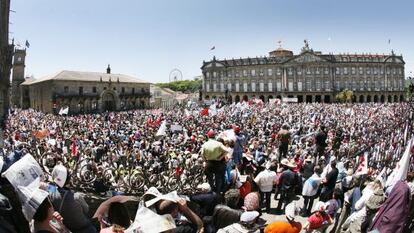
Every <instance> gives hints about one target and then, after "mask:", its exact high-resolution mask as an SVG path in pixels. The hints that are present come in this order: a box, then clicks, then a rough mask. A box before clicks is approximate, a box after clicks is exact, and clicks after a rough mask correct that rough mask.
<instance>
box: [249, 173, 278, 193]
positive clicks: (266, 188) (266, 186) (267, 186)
mask: <svg viewBox="0 0 414 233" xmlns="http://www.w3.org/2000/svg"><path fill="white" fill-rule="evenodd" d="M275 181H276V172H274V171H270V170H268V169H266V170H263V171H261V172H260V173H259V174H258V175H257V176H256V178H255V179H254V182H256V184H257V185H258V186H259V189H260V191H262V192H271V191H272V190H273V184H274V183H275Z"/></svg>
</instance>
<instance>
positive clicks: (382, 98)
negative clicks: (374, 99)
mask: <svg viewBox="0 0 414 233" xmlns="http://www.w3.org/2000/svg"><path fill="white" fill-rule="evenodd" d="M384 102H385V96H384V95H381V103H384Z"/></svg>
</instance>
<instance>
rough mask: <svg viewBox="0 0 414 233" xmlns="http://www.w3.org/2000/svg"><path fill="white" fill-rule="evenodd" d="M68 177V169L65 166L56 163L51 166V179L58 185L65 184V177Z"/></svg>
mask: <svg viewBox="0 0 414 233" xmlns="http://www.w3.org/2000/svg"><path fill="white" fill-rule="evenodd" d="M67 178H68V170H67V169H66V167H65V166H63V165H61V164H58V165H56V166H55V167H54V168H53V171H52V180H53V182H55V183H56V184H57V185H58V186H59V187H61V188H62V187H63V186H64V185H65V182H66V179H67Z"/></svg>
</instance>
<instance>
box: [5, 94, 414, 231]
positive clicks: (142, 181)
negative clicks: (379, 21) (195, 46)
mask: <svg viewBox="0 0 414 233" xmlns="http://www.w3.org/2000/svg"><path fill="white" fill-rule="evenodd" d="M412 117H413V115H412V106H411V105H410V103H364V104H318V103H314V104H285V103H279V102H277V103H266V104H265V103H262V102H260V101H250V102H244V103H238V104H232V105H226V104H223V103H221V102H220V101H218V102H215V103H213V106H210V107H207V108H203V107H198V106H196V105H195V104H191V105H188V106H180V107H174V108H172V109H169V110H160V109H157V110H134V111H125V112H107V113H100V114H89V115H74V116H66V115H63V116H61V115H52V114H44V113H41V112H37V111H34V110H20V109H14V110H12V111H11V113H10V114H9V117H8V120H7V125H6V128H5V130H4V135H3V143H2V144H3V145H2V149H1V151H0V154H1V157H2V160H1V162H0V165H1V166H0V169H1V172H2V173H3V175H2V177H1V180H0V212H1V216H0V232H39V233H40V232H81V233H82V232H207V233H212V232H265V233H293V232H328V231H330V232H338V233H339V232H349V233H355V232H381V233H389V232H395V233H400V232H411V231H412V230H413V224H412V221H413V218H414V214H413V212H414V208H413V207H412V205H413V204H414V202H413V201H411V200H412V198H413V197H414V173H412V172H413V163H411V162H410V158H411V148H412V139H411V138H412V136H413V135H412ZM29 168H30V169H29ZM194 168H195V169H194ZM154 174H155V175H156V176H152V175H154ZM19 176H21V177H24V178H25V179H24V180H25V181H26V180H29V181H28V182H26V183H25V184H22V179H16V177H19ZM27 177H29V178H27ZM26 178H27V179H26ZM154 179H155V181H154ZM163 180H164V181H163ZM85 192H87V193H93V194H94V195H101V196H103V197H105V198H106V199H107V200H106V201H104V202H103V203H102V204H101V205H100V206H99V208H98V209H97V210H96V211H95V214H94V215H93V216H90V215H89V213H88V212H89V206H88V203H87V202H86V201H85V199H86V197H85ZM88 195H90V194H88ZM299 199H301V200H303V202H301V201H298V200H299ZM128 201H135V202H139V204H138V209H137V212H136V213H135V216H131V213H130V211H129V209H128V205H130V204H128V203H129V202H128ZM273 206H276V208H275V209H274V208H272V207H273ZM264 213H267V214H274V215H280V216H284V218H283V220H277V221H276V220H275V221H270V222H269V221H267V222H266V221H264V220H263V219H262V218H261V216H262V214H264ZM299 215H300V216H302V217H305V218H306V222H305V223H301V222H300V221H298V216H299Z"/></svg>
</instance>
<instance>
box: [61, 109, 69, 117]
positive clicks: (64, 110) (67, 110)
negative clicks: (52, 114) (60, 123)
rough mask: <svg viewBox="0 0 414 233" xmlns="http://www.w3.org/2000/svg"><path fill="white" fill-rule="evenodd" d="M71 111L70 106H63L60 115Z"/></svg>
mask: <svg viewBox="0 0 414 233" xmlns="http://www.w3.org/2000/svg"><path fill="white" fill-rule="evenodd" d="M68 113H69V107H66V108H61V109H60V111H59V115H68Z"/></svg>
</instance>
